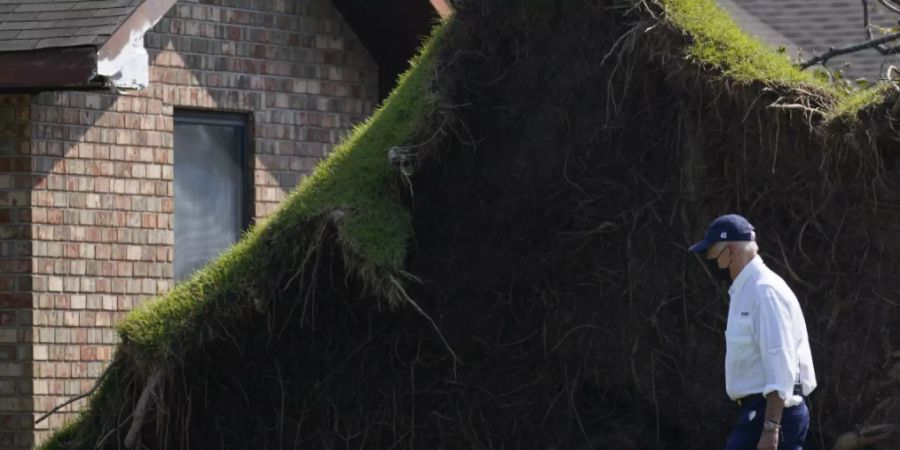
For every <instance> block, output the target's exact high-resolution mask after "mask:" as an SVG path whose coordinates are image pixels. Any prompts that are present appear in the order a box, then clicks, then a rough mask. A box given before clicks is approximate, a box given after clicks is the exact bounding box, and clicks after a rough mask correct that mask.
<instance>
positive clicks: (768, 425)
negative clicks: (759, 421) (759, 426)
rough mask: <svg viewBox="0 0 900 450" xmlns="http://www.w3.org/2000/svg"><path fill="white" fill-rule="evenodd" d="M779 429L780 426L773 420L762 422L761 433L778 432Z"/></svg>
mask: <svg viewBox="0 0 900 450" xmlns="http://www.w3.org/2000/svg"><path fill="white" fill-rule="evenodd" d="M780 429H781V424H780V423H778V422H776V421H774V420H766V421H765V422H763V431H778V430H780Z"/></svg>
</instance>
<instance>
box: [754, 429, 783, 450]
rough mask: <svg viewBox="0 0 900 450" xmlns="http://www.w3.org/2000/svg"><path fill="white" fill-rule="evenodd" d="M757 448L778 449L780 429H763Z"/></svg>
mask: <svg viewBox="0 0 900 450" xmlns="http://www.w3.org/2000/svg"><path fill="white" fill-rule="evenodd" d="M756 450H778V430H772V431H763V432H762V436H760V437H759V444H756Z"/></svg>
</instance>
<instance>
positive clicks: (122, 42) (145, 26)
mask: <svg viewBox="0 0 900 450" xmlns="http://www.w3.org/2000/svg"><path fill="white" fill-rule="evenodd" d="M175 1H176V0H145V1H144V2H143V3H142V4H141V5H140V6H138V7H137V8H136V9H135V10H134V12H133V13H132V14H131V16H129V17H128V19H126V20H125V22H124V23H123V24H122V25H121V26H120V27H119V28H118V29H117V30H116V32H115V33H113V35H112V36H110V38H109V40H107V41H106V44H104V45H103V47H100V49H99V50H98V51H97V75H99V76H102V77H104V78H106V79H107V80H108V81H109V82H110V84H112V85H113V86H114V87H116V88H118V89H144V88H146V87H147V86H148V85H149V84H150V56H149V55H148V54H147V49H146V48H144V34H145V33H147V31H149V30H150V29H151V28H153V26H154V25H156V23H157V22H159V20H160V19H161V18H162V17H163V16H164V15H165V14H166V12H168V11H169V9H170V8H171V7H172V5H174V4H175Z"/></svg>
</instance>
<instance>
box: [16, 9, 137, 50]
mask: <svg viewBox="0 0 900 450" xmlns="http://www.w3.org/2000/svg"><path fill="white" fill-rule="evenodd" d="M142 2H143V0H58V1H51V0H0V52H13V51H28V50H35V49H41V48H52V47H76V46H84V45H92V46H101V45H103V44H104V43H105V42H106V40H107V39H109V36H110V35H112V33H114V32H115V31H116V29H117V28H118V27H119V26H120V25H121V24H122V23H123V22H125V20H126V19H127V18H128V17H129V16H130V15H131V14H132V13H133V12H134V10H135V8H137V7H138V6H139V5H140V4H141V3H142Z"/></svg>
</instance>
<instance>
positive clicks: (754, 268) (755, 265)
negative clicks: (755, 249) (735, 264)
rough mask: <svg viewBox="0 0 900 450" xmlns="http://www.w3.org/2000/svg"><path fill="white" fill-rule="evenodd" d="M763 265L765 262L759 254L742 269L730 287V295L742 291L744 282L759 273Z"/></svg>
mask: <svg viewBox="0 0 900 450" xmlns="http://www.w3.org/2000/svg"><path fill="white" fill-rule="evenodd" d="M763 267H765V264H763V260H762V258H761V257H760V256H759V255H756V256H755V257H754V258H753V259H751V260H750V262H748V263H747V265H746V266H744V268H743V269H741V273H739V274H738V276H737V277H736V278H735V279H734V281H733V282H732V283H731V287H730V288H728V293H729V294H730V295H735V294H737V293H738V292H740V291H741V288H742V287H744V283H746V282H747V280H749V279H750V277H752V276H753V275H755V274H757V273H759V271H760V270H761V269H762V268H763Z"/></svg>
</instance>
